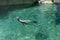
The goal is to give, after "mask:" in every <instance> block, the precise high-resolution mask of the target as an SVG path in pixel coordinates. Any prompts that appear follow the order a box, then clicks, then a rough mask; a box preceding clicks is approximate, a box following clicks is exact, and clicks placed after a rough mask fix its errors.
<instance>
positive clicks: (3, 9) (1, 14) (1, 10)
mask: <svg viewBox="0 0 60 40" xmlns="http://www.w3.org/2000/svg"><path fill="white" fill-rule="evenodd" d="M34 6H36V5H35V4H33V5H6V6H0V19H4V18H5V17H7V16H8V14H9V13H8V11H13V10H17V9H18V10H21V9H25V8H29V7H34Z"/></svg>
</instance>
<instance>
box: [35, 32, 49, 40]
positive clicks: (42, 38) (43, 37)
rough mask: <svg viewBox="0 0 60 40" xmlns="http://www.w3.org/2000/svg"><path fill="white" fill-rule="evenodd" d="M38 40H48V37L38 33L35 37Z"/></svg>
mask: <svg viewBox="0 0 60 40" xmlns="http://www.w3.org/2000/svg"><path fill="white" fill-rule="evenodd" d="M35 38H36V40H46V39H47V38H48V35H45V34H43V33H37V34H36V35H35Z"/></svg>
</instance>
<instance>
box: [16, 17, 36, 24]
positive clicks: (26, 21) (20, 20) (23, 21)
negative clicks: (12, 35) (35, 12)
mask: <svg viewBox="0 0 60 40" xmlns="http://www.w3.org/2000/svg"><path fill="white" fill-rule="evenodd" d="M17 20H18V21H19V22H21V23H22V24H27V23H31V22H33V23H37V22H36V21H33V20H22V19H20V18H19V17H17Z"/></svg>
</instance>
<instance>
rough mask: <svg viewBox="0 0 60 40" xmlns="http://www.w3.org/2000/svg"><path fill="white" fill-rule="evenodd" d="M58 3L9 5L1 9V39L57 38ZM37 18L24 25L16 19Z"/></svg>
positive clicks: (34, 39)
mask: <svg viewBox="0 0 60 40" xmlns="http://www.w3.org/2000/svg"><path fill="white" fill-rule="evenodd" d="M55 13H56V5H52V4H43V5H39V6H31V7H26V8H20V7H19V8H18V7H7V8H4V9H1V11H0V40H55V39H56V32H55V31H56V25H55V18H56V16H55ZM17 16H19V17H20V18H21V19H30V20H36V21H37V22H38V23H29V24H26V25H23V24H22V23H20V22H18V21H17V20H16V17H17Z"/></svg>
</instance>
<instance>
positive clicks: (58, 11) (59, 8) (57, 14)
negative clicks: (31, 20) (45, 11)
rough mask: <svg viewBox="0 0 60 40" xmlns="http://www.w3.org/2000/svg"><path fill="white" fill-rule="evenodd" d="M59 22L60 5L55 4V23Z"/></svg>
mask: <svg viewBox="0 0 60 40" xmlns="http://www.w3.org/2000/svg"><path fill="white" fill-rule="evenodd" d="M58 24H60V5H59V4H57V12H56V25H58Z"/></svg>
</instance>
